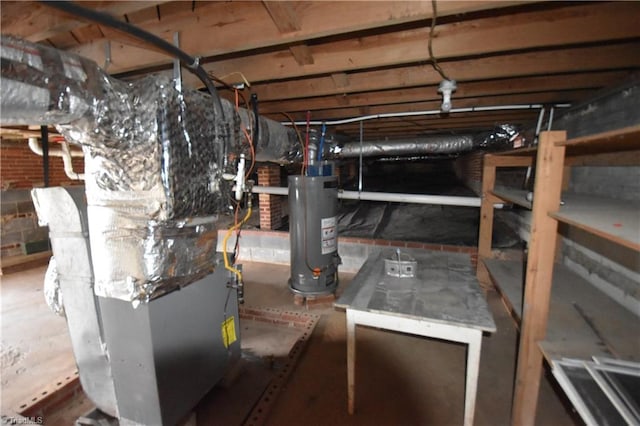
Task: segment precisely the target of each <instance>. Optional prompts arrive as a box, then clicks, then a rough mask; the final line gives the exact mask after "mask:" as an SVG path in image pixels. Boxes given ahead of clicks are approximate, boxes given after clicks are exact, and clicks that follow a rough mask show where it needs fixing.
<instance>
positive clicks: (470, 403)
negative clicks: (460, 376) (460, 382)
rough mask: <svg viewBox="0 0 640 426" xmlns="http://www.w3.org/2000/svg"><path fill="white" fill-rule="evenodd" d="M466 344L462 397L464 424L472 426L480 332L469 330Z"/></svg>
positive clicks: (478, 365)
mask: <svg viewBox="0 0 640 426" xmlns="http://www.w3.org/2000/svg"><path fill="white" fill-rule="evenodd" d="M469 331H470V336H469V341H468V342H467V344H468V346H467V377H466V381H465V395H464V424H465V426H472V425H473V415H474V413H475V410H476V393H477V390H478V373H479V372H480V350H481V348H482V331H480V330H469Z"/></svg>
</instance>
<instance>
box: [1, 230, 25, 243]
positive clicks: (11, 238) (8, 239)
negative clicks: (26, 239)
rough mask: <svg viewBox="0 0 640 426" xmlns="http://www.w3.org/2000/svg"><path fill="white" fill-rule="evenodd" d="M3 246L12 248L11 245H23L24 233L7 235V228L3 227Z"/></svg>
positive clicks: (9, 233) (8, 233)
mask: <svg viewBox="0 0 640 426" xmlns="http://www.w3.org/2000/svg"><path fill="white" fill-rule="evenodd" d="M1 243H2V246H3V247H5V246H10V245H14V244H22V243H23V238H22V232H19V231H18V232H6V233H5V228H4V227H2V241H1Z"/></svg>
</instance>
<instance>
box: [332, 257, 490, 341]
mask: <svg viewBox="0 0 640 426" xmlns="http://www.w3.org/2000/svg"><path fill="white" fill-rule="evenodd" d="M401 252H402V254H403V255H405V254H408V255H409V256H411V257H413V258H414V259H415V260H416V261H417V262H418V270H417V272H416V276H415V277H413V278H398V277H393V276H389V275H387V274H386V273H385V266H384V259H385V258H395V256H396V251H395V249H387V250H383V251H381V252H380V253H378V254H373V255H371V256H370V257H369V259H367V261H366V262H365V264H364V265H363V266H362V268H360V271H359V272H358V273H357V275H356V276H355V277H354V279H353V280H352V281H351V283H350V284H349V286H348V287H347V289H346V290H345V292H344V293H343V294H342V296H341V297H340V298H339V299H338V301H337V302H336V303H335V306H336V307H338V308H344V309H352V310H358V311H365V312H377V313H382V314H389V315H394V316H402V317H408V318H414V319H419V320H427V321H430V322H439V323H444V324H451V325H458V326H464V327H468V328H475V329H480V330H483V331H488V332H494V331H496V325H495V322H494V321H493V316H492V315H491V312H490V311H489V307H488V305H487V301H486V299H485V297H484V295H483V293H482V291H481V289H480V286H479V284H478V281H477V279H476V275H475V270H474V268H473V267H472V265H471V259H470V257H469V255H468V254H463V253H451V252H442V251H427V250H417V249H407V248H403V249H401Z"/></svg>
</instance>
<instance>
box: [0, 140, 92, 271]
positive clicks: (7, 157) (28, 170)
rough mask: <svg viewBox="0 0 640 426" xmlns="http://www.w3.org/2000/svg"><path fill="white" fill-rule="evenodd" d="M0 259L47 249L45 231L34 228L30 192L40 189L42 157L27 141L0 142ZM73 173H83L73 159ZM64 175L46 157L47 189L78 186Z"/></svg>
mask: <svg viewBox="0 0 640 426" xmlns="http://www.w3.org/2000/svg"><path fill="white" fill-rule="evenodd" d="M0 161H1V162H0V188H2V189H1V191H0V213H1V218H0V227H1V232H0V258H2V259H7V258H11V257H15V256H20V255H26V254H33V253H38V252H42V251H47V250H49V249H50V244H49V231H48V228H46V227H41V226H38V218H37V216H36V213H35V208H34V206H33V202H32V201H31V189H32V188H38V187H42V186H44V177H43V172H42V166H43V163H42V157H40V156H38V155H36V154H34V153H33V152H31V150H30V149H29V147H28V146H27V141H26V140H24V141H13V140H12V141H7V140H4V139H3V140H1V141H0ZM73 165H74V170H77V171H80V172H81V171H82V170H84V160H83V159H82V158H74V159H73ZM78 184H80V185H81V184H82V182H78V181H72V180H71V179H69V178H68V177H67V176H66V175H65V173H64V165H63V163H62V159H61V158H57V157H50V160H49V185H50V186H61V185H62V186H65V185H78Z"/></svg>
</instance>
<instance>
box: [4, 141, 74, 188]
mask: <svg viewBox="0 0 640 426" xmlns="http://www.w3.org/2000/svg"><path fill="white" fill-rule="evenodd" d="M52 147H53V148H56V149H57V144H52ZM73 169H74V170H75V171H76V172H78V173H83V172H84V159H82V158H74V159H73ZM74 183H75V184H79V182H78V181H73V180H71V179H69V178H68V177H67V175H65V173H64V165H63V164H62V158H58V157H49V186H59V185H70V184H74ZM43 184H44V175H43V172H42V157H40V156H39V155H36V154H34V153H33V152H31V150H30V149H29V147H28V146H27V141H15V142H14V141H11V142H9V141H6V140H3V141H2V142H0V188H2V189H17V188H33V187H39V186H43Z"/></svg>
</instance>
